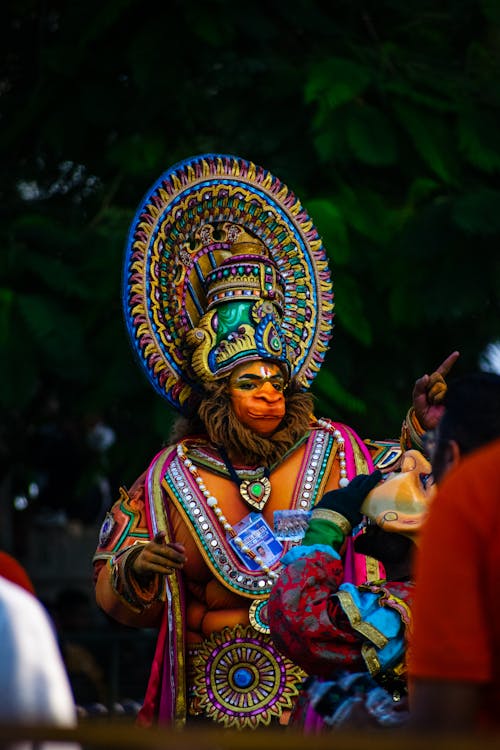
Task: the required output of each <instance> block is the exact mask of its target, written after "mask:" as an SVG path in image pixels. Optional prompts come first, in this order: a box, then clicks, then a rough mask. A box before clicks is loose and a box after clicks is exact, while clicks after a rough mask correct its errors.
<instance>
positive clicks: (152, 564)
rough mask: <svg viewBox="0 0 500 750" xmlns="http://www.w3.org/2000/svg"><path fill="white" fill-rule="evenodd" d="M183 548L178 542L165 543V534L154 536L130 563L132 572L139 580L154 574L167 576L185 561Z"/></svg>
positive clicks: (162, 532) (161, 532) (160, 533)
mask: <svg viewBox="0 0 500 750" xmlns="http://www.w3.org/2000/svg"><path fill="white" fill-rule="evenodd" d="M184 551H185V548H184V545H183V544H180V542H169V543H168V544H166V543H165V532H164V531H160V532H159V533H158V534H156V536H155V538H154V539H153V541H152V542H148V544H145V545H144V546H143V547H142V549H141V551H140V552H139V553H138V554H137V555H136V556H135V558H134V560H133V562H132V570H133V571H134V573H135V575H136V576H137V577H139V578H147V577H149V576H151V575H153V574H154V573H159V574H160V575H163V576H168V575H170V574H171V573H173V572H174V570H175V569H176V568H182V567H183V566H184V564H185V562H186V560H187V558H186V555H185V554H184Z"/></svg>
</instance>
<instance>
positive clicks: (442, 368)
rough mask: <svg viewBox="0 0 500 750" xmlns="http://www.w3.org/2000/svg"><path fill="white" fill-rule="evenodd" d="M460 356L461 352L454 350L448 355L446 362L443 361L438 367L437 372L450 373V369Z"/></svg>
mask: <svg viewBox="0 0 500 750" xmlns="http://www.w3.org/2000/svg"><path fill="white" fill-rule="evenodd" d="M459 356H460V352H457V351H455V352H452V354H450V355H449V357H446V359H445V360H444V362H441V364H440V365H439V367H437V368H436V372H439V373H441V375H448V373H449V371H450V370H451V368H452V367H453V365H454V364H455V362H456V361H457V359H458V358H459Z"/></svg>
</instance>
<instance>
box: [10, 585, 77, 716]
mask: <svg viewBox="0 0 500 750" xmlns="http://www.w3.org/2000/svg"><path fill="white" fill-rule="evenodd" d="M0 722H3V723H5V724H24V725H26V724H48V725H52V726H55V725H57V726H63V727H74V726H76V710H75V704H74V700H73V695H72V692H71V687H70V684H69V680H68V676H67V673H66V669H65V667H64V662H63V660H62V656H61V653H60V650H59V646H58V643H57V640H56V637H55V634H54V630H53V626H52V623H51V620H50V618H49V616H48V614H47V612H46V611H45V609H44V607H43V606H42V604H41V603H40V602H39V601H38V599H37V598H36V597H35V596H32V595H31V594H30V593H28V592H27V591H25V590H24V589H23V588H21V586H17V585H16V584H14V583H11V582H10V581H8V580H7V579H5V578H2V577H1V576H0Z"/></svg>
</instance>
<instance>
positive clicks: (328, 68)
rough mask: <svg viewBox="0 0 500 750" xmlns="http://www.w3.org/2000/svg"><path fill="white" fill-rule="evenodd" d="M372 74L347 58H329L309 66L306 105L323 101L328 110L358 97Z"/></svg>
mask: <svg viewBox="0 0 500 750" xmlns="http://www.w3.org/2000/svg"><path fill="white" fill-rule="evenodd" d="M371 78H372V72H371V71H370V70H369V69H368V68H365V67H364V66H362V65H360V64H359V63H357V62H355V61H354V60H349V59H347V58H340V57H329V58H327V59H325V60H322V61H321V62H319V63H315V64H314V65H312V66H311V68H310V70H309V74H308V80H307V82H306V85H305V100H306V102H307V103H311V102H315V101H318V100H320V101H323V102H324V103H326V104H327V105H328V107H329V108H330V109H336V108H337V107H339V106H340V105H341V104H344V103H345V102H348V101H351V100H352V99H354V98H355V97H357V96H359V95H360V94H361V93H362V92H363V91H364V90H365V88H366V87H367V86H368V84H369V82H370V80H371Z"/></svg>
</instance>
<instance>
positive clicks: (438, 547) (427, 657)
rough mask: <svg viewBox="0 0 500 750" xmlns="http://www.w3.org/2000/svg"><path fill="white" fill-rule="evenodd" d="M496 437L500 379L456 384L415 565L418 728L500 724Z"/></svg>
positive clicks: (413, 679)
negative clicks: (433, 498) (499, 711)
mask: <svg viewBox="0 0 500 750" xmlns="http://www.w3.org/2000/svg"><path fill="white" fill-rule="evenodd" d="M478 396H480V398H478ZM499 436H500V376H499V375H494V374H486V373H483V374H481V375H477V376H471V377H469V378H463V379H462V380H461V381H460V382H457V383H456V384H452V385H450V388H449V391H448V394H447V396H446V399H445V413H444V416H443V419H442V421H441V423H440V424H439V426H438V429H437V431H436V434H435V435H434V437H433V440H434V447H433V457H432V464H433V470H434V474H435V477H436V480H437V482H438V485H439V490H438V493H437V496H436V498H435V500H434V502H433V505H432V508H431V510H430V513H429V517H428V520H427V523H426V526H425V529H424V531H423V534H422V537H421V545H420V549H419V554H418V558H417V563H416V576H415V580H416V588H415V597H414V603H413V635H412V641H411V649H410V653H409V656H408V671H409V678H410V708H411V717H412V718H411V727H412V728H413V729H415V730H418V731H420V730H427V731H433V732H436V731H453V732H463V731H474V730H477V729H481V728H488V729H496V730H498V729H499V728H500V716H499V713H498V706H499V705H500V610H499V604H498V601H499V599H498V591H499V590H500V545H499V544H498V533H499V531H500V470H499V466H500V440H499V439H498V438H499ZM495 438H496V439H495ZM464 456H465V457H464Z"/></svg>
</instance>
